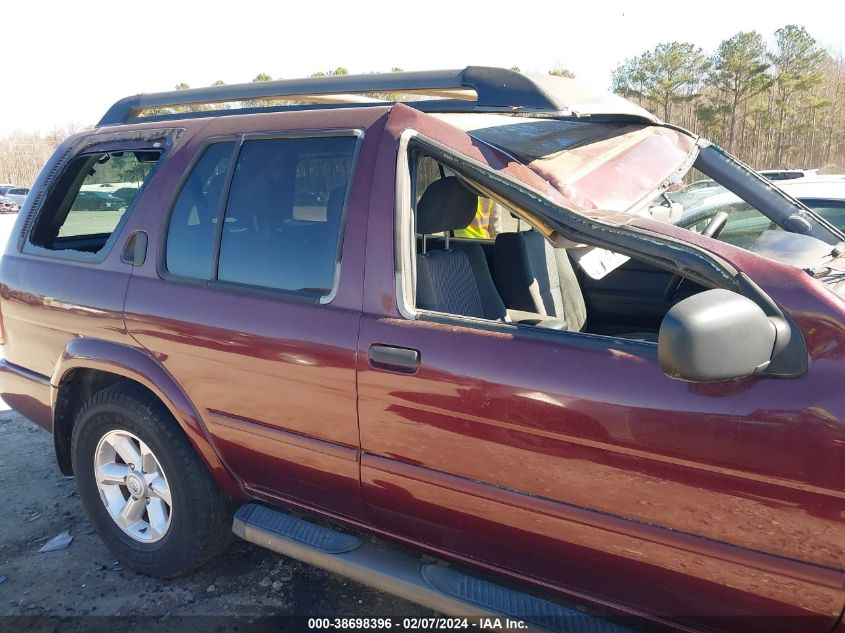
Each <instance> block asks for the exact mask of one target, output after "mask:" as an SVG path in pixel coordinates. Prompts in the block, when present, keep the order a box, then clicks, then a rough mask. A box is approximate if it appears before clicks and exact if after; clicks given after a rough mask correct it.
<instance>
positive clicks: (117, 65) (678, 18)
mask: <svg viewBox="0 0 845 633" xmlns="http://www.w3.org/2000/svg"><path fill="white" fill-rule="evenodd" d="M687 6H688V7H689V9H687V8H685V7H687ZM2 13H3V23H4V28H3V34H2V36H0V40H2V42H0V50H2V57H0V59H2V63H0V77H2V79H0V82H2V86H3V96H2V98H0V137H2V136H5V135H8V134H10V133H14V132H15V131H21V132H37V133H47V132H50V131H51V130H54V129H56V128H62V127H67V126H68V125H69V124H73V125H75V126H77V127H79V126H90V125H93V124H95V123H96V122H97V120H99V118H100V116H102V114H103V113H104V112H105V111H106V109H107V108H108V106H110V105H111V104H112V103H113V102H114V101H116V100H118V99H120V98H121V97H124V96H127V95H130V94H135V93H138V92H156V91H159V90H170V89H172V88H173V87H174V86H175V85H176V84H178V83H180V82H186V83H188V84H189V85H191V86H192V87H199V86H204V85H208V84H210V83H212V82H214V81H215V80H218V79H220V80H223V81H225V82H226V83H239V82H246V81H249V80H251V79H252V78H253V77H254V76H255V75H257V74H258V73H261V72H263V73H268V74H270V75H271V76H272V77H273V78H275V79H279V78H288V79H290V78H295V77H303V76H307V75H309V74H310V73H312V72H315V71H318V70H323V71H326V70H329V69H332V68H336V67H338V66H344V67H346V68H347V69H349V71H350V72H353V73H356V72H371V71H379V70H383V71H389V70H390V69H391V67H394V66H398V67H401V68H403V69H405V70H430V69H443V68H460V67H464V66H468V65H485V66H503V67H506V68H509V67H511V66H519V67H520V68H521V69H522V71H523V72H541V73H545V72H547V71H548V70H550V69H552V68H555V67H559V66H562V67H564V68H568V69H569V70H571V71H573V72H574V73H575V74H576V76H577V78H578V79H579V80H581V81H584V82H586V83H588V84H590V85H592V86H594V87H596V88H599V89H607V88H608V86H609V83H610V73H611V71H612V70H613V69H614V68H615V67H616V66H617V65H618V64H619V63H621V62H623V61H624V60H625V59H626V58H629V57H633V56H635V55H638V54H639V53H641V52H643V51H645V50H649V49H652V48H654V46H655V45H656V44H658V43H659V42H666V41H673V40H674V41H686V42H692V43H694V44H696V45H697V46H700V47H702V48H703V49H704V50H705V51H707V52H712V51H713V50H715V48H716V47H717V46H718V45H719V43H720V42H721V41H722V40H723V39H726V38H727V37H730V36H731V35H733V34H734V33H736V32H738V31H741V30H757V31H759V32H760V33H762V34H763V36H764V37H765V38H766V39H767V40H769V41H771V40H772V39H773V34H774V31H775V29H777V28H779V27H781V26H784V25H786V24H799V25H803V26H805V27H807V29H808V30H809V32H810V33H811V34H812V35H813V36H814V37H815V38H816V39H817V40H818V41H819V42H820V43H821V44H822V45H824V46H825V47H826V48H828V49H829V50H831V51H832V52H834V53H838V52H842V51H843V50H845V29H843V28H842V24H843V17H845V3H842V2H841V1H840V2H832V1H828V2H821V1H818V0H802V1H801V2H794V0H791V1H790V2H781V1H780V0H768V1H767V2H751V1H743V0H732V1H727V2H726V1H723V0H709V1H706V2H701V1H696V2H687V3H684V2H680V1H679V0H672V1H663V0H654V1H647V0H642V1H638V2H634V1H630V0H629V1H628V2H623V1H617V0H602V1H601V2H598V1H595V0H594V1H593V2H565V1H564V0H551V1H548V0H547V1H545V2H531V3H529V2H516V1H514V0H511V1H510V2H499V1H493V0H487V1H484V2H476V1H466V0H449V1H442V0H425V1H418V0H417V1H408V0H405V1H402V0H393V1H382V0H378V1H367V0H357V1H355V0H346V1H341V2H335V1H334V0H312V1H310V2H307V1H296V2H284V1H282V0H277V1H275V2H260V1H253V0H238V1H236V2H232V1H231V0H229V1H228V2H218V1H217V0H206V1H204V2H194V1H191V2H189V1H184V0H170V1H168V2H161V1H160V0H144V1H143V2H121V1H120V0H109V1H102V0H89V1H85V0H80V1H79V2H63V1H61V0H52V1H49V2H47V1H44V0H6V2H5V3H4V8H3V12H2Z"/></svg>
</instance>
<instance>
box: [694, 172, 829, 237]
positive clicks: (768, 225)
mask: <svg viewBox="0 0 845 633" xmlns="http://www.w3.org/2000/svg"><path fill="white" fill-rule="evenodd" d="M780 188H781V190H782V191H784V192H785V193H787V194H789V195H791V196H792V197H793V198H795V199H796V200H799V201H800V202H801V203H803V204H805V205H806V206H807V207H809V208H810V209H812V210H813V211H815V212H816V213H817V214H818V215H819V216H820V217H822V218H824V219H825V220H827V221H828V222H829V223H831V224H832V225H833V226H835V227H836V228H837V229H839V230H840V231H845V178H840V179H823V178H816V179H810V178H802V179H801V180H799V181H787V182H783V183H781V184H780ZM718 213H726V214H727V215H728V218H727V220H726V223H725V225H724V227H723V228H722V229H721V230H720V232H719V235H718V237H719V239H720V240H723V241H725V242H729V243H730V244H735V245H737V246H742V247H744V248H750V247H752V246H753V244H754V242H755V241H756V240H757V239H758V238H759V237H760V236H761V235H763V234H764V233H765V232H766V231H772V230H779V228H780V227H778V225H777V224H776V223H774V222H772V221H771V220H770V219H769V218H768V217H766V216H765V215H763V214H762V213H760V212H759V211H757V209H755V208H754V207H753V206H751V205H750V204H748V203H747V202H745V201H743V200H742V199H741V198H739V197H738V196H737V195H736V194H733V193H730V192H727V191H726V192H724V193H720V194H717V195H713V196H711V197H708V198H705V199H703V200H701V201H699V202H698V204H695V205H693V206H692V207H690V208H688V209H685V210H684V212H683V215H682V216H681V219H680V220H679V221H678V226H682V227H684V228H688V229H692V230H693V231H696V232H697V233H700V232H702V231H704V230H705V229H706V227H707V225H708V224H709V223H710V221H711V220H712V219H713V217H714V216H715V215H717V214H718Z"/></svg>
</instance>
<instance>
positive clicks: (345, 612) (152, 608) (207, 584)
mask: <svg viewBox="0 0 845 633" xmlns="http://www.w3.org/2000/svg"><path fill="white" fill-rule="evenodd" d="M0 508H2V512H0V577H5V580H3V581H2V582H0V631H4V632H5V631H7V630H9V631H24V630H26V631H32V630H43V631H55V630H61V631H67V630H70V631H86V632H87V631H92V630H109V631H114V630H115V629H117V630H121V631H123V632H126V631H135V630H141V629H142V627H143V630H144V631H145V633H146V632H147V631H150V630H153V629H154V630H163V631H183V630H188V631H203V633H211V632H212V631H224V630H225V631H229V630H240V631H243V630H249V631H253V630H286V631H289V630H294V631H295V630H305V629H306V625H307V622H306V621H305V620H304V619H286V618H276V617H274V618H271V619H266V620H265V619H262V617H263V616H287V615H296V616H316V617H329V616H331V617H366V616H370V617H373V616H382V617H383V616H386V615H392V616H406V615H409V616H413V615H417V616H420V615H431V612H429V611H427V610H425V609H422V608H421V607H418V606H416V605H413V604H410V603H407V602H404V601H402V600H398V599H395V598H393V597H392V596H389V595H386V594H383V593H381V592H378V591H375V590H373V589H370V588H368V587H365V586H362V585H359V584H357V583H354V582H351V581H348V580H346V579H344V578H341V577H339V576H335V575H333V574H328V573H325V572H322V571H320V570H317V569H315V568H313V567H310V566H308V565H304V564H301V563H299V562H296V561H292V560H290V559H287V558H283V557H281V556H279V555H277V554H274V553H272V552H269V551H267V550H263V549H261V548H258V547H255V546H252V545H250V544H248V543H245V542H243V541H239V540H237V539H235V538H234V537H233V541H232V543H231V544H230V546H229V548H228V550H227V551H226V552H225V554H224V555H223V556H222V557H221V558H219V559H217V560H215V561H213V562H212V563H211V564H210V565H208V566H207V567H205V568H203V569H202V570H200V571H199V572H197V573H195V574H194V575H192V576H190V577H188V578H181V579H178V580H173V581H158V580H154V579H151V578H147V577H145V576H140V575H137V574H135V573H133V572H131V571H129V570H127V569H125V568H123V567H122V566H121V565H120V563H119V562H118V561H116V560H115V559H114V557H113V556H112V555H111V554H110V553H109V552H108V550H107V549H106V548H105V546H103V545H102V543H101V542H100V540H99V538H98V537H97V535H96V534H95V533H94V530H93V528H92V527H91V524H90V523H89V522H88V520H87V518H86V517H85V514H84V513H83V511H82V507H81V505H80V502H79V497H78V496H77V494H76V487H75V484H74V481H73V479H72V478H66V477H63V476H62V475H61V474H60V473H59V471H58V469H57V467H56V464H55V460H54V458H53V451H52V440H51V438H50V436H49V435H48V434H47V433H46V432H45V431H43V430H42V429H40V428H39V427H37V426H36V425H35V424H33V423H32V422H30V421H29V420H26V419H25V418H23V417H21V416H20V415H18V414H17V413H15V412H13V411H8V410H6V411H0ZM65 530H67V531H69V532H70V534H71V535H72V536H73V541H72V542H71V544H70V546H69V547H67V548H66V549H62V550H58V551H54V552H49V553H43V554H42V553H39V552H38V549H39V548H40V547H41V546H42V545H43V544H44V543H45V542H46V541H47V540H48V539H50V538H52V537H54V536H56V535H57V534H59V533H60V532H63V531H65ZM81 616H89V617H81ZM90 616H100V617H96V618H94V617H90ZM102 616H136V617H135V618H129V619H125V618H121V619H120V620H119V621H118V620H117V619H115V618H109V617H102ZM182 616H192V617H182ZM198 616H214V617H198ZM221 616H224V617H221ZM236 616H240V617H236Z"/></svg>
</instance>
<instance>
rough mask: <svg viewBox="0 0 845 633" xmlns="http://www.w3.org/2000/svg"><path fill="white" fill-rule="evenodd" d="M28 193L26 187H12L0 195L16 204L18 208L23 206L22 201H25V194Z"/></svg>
mask: <svg viewBox="0 0 845 633" xmlns="http://www.w3.org/2000/svg"><path fill="white" fill-rule="evenodd" d="M28 193H29V189H27V188H26V187H12V188H11V189H9V190H8V191H7V192H6V193H3V194H0V195H2V196H4V197H5V198H8V199H9V200H12V201H13V202H16V203H17V204H18V206H20V205H22V204H23V201H24V200H26V194H28Z"/></svg>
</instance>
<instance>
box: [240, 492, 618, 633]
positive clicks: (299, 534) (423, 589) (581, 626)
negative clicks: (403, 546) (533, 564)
mask: <svg viewBox="0 0 845 633" xmlns="http://www.w3.org/2000/svg"><path fill="white" fill-rule="evenodd" d="M232 531H233V532H234V533H235V534H236V535H237V536H239V537H240V538H242V539H244V540H245V541H249V542H250V543H254V544H255V545H260V546H261V547H265V548H267V549H269V550H272V551H274V552H276V553H278V554H283V555H285V556H289V557H291V558H295V559H297V560H300V561H303V562H305V563H308V564H310V565H314V566H316V567H321V568H323V569H326V570H328V571H331V572H334V573H336V574H340V575H341V576H345V577H347V578H351V579H352V580H356V581H358V582H361V583H364V584H367V585H370V586H372V587H375V588H377V589H381V590H382V591H385V592H387V593H391V594H393V595H396V596H399V597H401V598H404V599H406V600H410V601H411V602H416V603H417V604H420V605H423V606H425V607H428V608H430V609H433V610H435V611H437V612H439V613H442V614H445V615H448V616H454V617H461V618H465V617H471V618H479V617H481V618H511V619H513V620H520V621H522V622H525V624H526V625H528V627H529V629H531V630H535V631H557V632H563V633H630V632H631V629H628V628H626V627H623V626H621V625H619V624H616V623H614V622H610V621H608V620H603V619H600V618H597V617H595V616H591V615H588V614H585V613H582V612H580V611H576V610H575V609H571V608H567V607H564V606H561V605H558V604H555V603H553V602H549V601H548V600H543V599H541V598H537V597H535V596H532V595H529V594H525V593H521V592H519V591H515V590H513V589H509V588H507V587H504V586H502V585H498V584H495V583H492V582H489V581H487V580H482V579H480V578H476V577H474V576H469V575H467V574H464V573H461V572H459V571H455V570H453V569H451V568H449V567H444V566H442V565H434V564H429V563H425V562H423V561H421V560H420V559H418V558H416V557H414V556H412V555H409V554H407V553H405V552H403V551H400V550H399V549H398V548H396V547H394V546H387V545H386V544H384V543H379V542H378V541H363V540H362V539H360V538H358V537H356V536H352V535H350V534H344V533H342V532H338V531H336V530H332V529H330V528H327V527H324V526H322V525H318V524H316V523H311V522H310V521H306V520H303V519H300V518H297V517H294V516H292V515H290V514H287V513H285V512H283V511H279V510H275V509H272V508H269V507H267V506H263V505H258V504H254V503H250V504H247V505H244V506H242V507H241V508H240V509H239V510H238V511H237V512H236V513H235V520H234V523H233V525H232ZM523 630H524V629H523Z"/></svg>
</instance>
